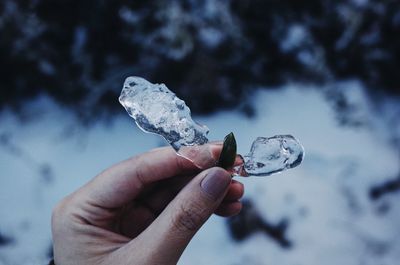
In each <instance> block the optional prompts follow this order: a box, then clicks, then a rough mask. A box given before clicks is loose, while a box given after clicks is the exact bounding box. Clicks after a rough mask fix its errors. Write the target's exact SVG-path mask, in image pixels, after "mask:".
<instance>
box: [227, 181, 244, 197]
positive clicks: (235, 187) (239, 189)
mask: <svg viewBox="0 0 400 265" xmlns="http://www.w3.org/2000/svg"><path fill="white" fill-rule="evenodd" d="M243 194H244V186H243V184H242V183H240V182H239V181H236V180H232V183H231V185H230V186H229V189H228V193H227V194H226V196H225V198H224V200H223V201H237V200H239V199H240V198H242V197H243Z"/></svg>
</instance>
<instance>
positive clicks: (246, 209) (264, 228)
mask: <svg viewBox="0 0 400 265" xmlns="http://www.w3.org/2000/svg"><path fill="white" fill-rule="evenodd" d="M228 227H229V232H230V233H231V235H232V237H233V239H235V240H238V241H241V240H244V239H246V238H247V237H249V236H250V235H252V234H254V233H256V232H262V233H265V234H266V235H268V236H269V237H270V238H272V239H273V240H274V241H276V242H277V243H278V244H279V245H280V246H282V247H283V248H290V247H291V246H292V242H291V241H290V240H289V239H288V238H287V236H286V229H287V227H288V221H287V220H286V219H283V220H282V221H281V222H279V223H278V224H277V225H273V224H271V223H269V222H268V221H266V220H264V219H263V218H262V217H261V216H260V214H259V213H258V212H257V210H256V209H255V208H254V206H253V204H252V203H251V201H249V200H244V201H243V208H242V211H241V212H240V213H239V214H238V215H236V216H234V217H231V218H229V219H228Z"/></svg>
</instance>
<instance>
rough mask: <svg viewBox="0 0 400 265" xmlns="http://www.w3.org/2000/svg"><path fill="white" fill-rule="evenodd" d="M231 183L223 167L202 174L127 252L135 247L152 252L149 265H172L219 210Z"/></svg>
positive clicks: (132, 243) (129, 245)
mask: <svg viewBox="0 0 400 265" xmlns="http://www.w3.org/2000/svg"><path fill="white" fill-rule="evenodd" d="M230 183H231V176H230V174H229V173H228V172H227V171H226V170H224V169H222V168H211V169H208V170H205V171H203V172H201V173H200V174H199V175H197V176H196V177H195V178H194V179H193V180H192V181H191V182H190V183H189V184H188V185H186V186H185V187H184V188H183V189H182V191H181V192H180V193H179V194H178V195H177V196H176V197H175V199H174V200H173V201H172V202H171V203H170V204H169V205H168V206H167V207H166V208H165V210H164V211H163V212H162V213H161V214H160V216H159V217H158V218H157V219H156V220H155V221H154V222H153V223H152V224H151V225H150V226H149V227H148V228H147V229H146V230H145V231H144V232H143V233H141V234H140V235H139V236H138V237H136V238H135V240H133V241H131V242H130V243H129V244H128V245H126V246H125V251H126V253H133V251H132V250H133V249H137V248H138V247H139V248H143V249H151V250H152V251H151V252H152V253H153V255H152V256H151V257H150V259H151V260H150V262H149V263H150V264H175V263H176V262H177V260H178V259H179V257H180V256H181V254H182V252H183V250H184V249H185V247H186V246H187V244H188V243H189V241H190V240H191V238H192V237H193V235H194V234H195V233H196V232H197V231H198V229H199V228H200V227H201V226H202V225H203V224H204V222H205V221H206V220H207V219H208V218H209V217H210V216H211V215H212V214H213V212H214V211H215V210H216V209H217V208H218V206H219V205H220V203H221V201H222V199H223V198H224V196H225V195H226V193H227V192H228V188H229V185H230ZM147 261H148V260H147ZM139 263H140V262H139Z"/></svg>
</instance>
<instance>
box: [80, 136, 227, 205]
mask: <svg viewBox="0 0 400 265" xmlns="http://www.w3.org/2000/svg"><path fill="white" fill-rule="evenodd" d="M185 148H186V150H185V156H187V157H188V158H189V159H190V160H189V159H188V158H184V157H182V156H179V155H177V154H176V152H175V150H174V149H172V148H171V147H162V148H157V149H154V150H151V151H149V152H146V153H143V154H141V155H138V156H135V157H132V158H130V159H127V160H125V161H122V162H120V163H118V164H116V165H114V166H112V167H110V168H109V169H106V170H105V171H103V172H102V173H100V174H99V175H98V176H96V177H95V178H94V179H93V180H92V181H90V182H89V183H87V184H86V185H85V186H84V187H82V189H81V190H80V191H79V192H80V193H81V195H83V196H84V197H85V198H86V199H87V200H88V202H90V203H92V204H94V205H98V206H101V207H106V208H117V207H121V206H123V205H124V204H126V203H128V202H130V201H132V200H133V199H135V198H136V197H137V196H138V194H139V193H140V192H141V191H142V190H143V189H144V188H145V187H146V186H148V185H149V184H151V183H154V182H156V181H159V180H162V179H167V178H170V177H173V176H176V175H180V174H184V173H190V172H194V171H200V170H201V169H205V168H209V167H212V166H214V165H215V163H216V160H217V158H218V156H219V154H220V152H221V149H222V144H216V143H213V144H206V145H202V146H192V147H185Z"/></svg>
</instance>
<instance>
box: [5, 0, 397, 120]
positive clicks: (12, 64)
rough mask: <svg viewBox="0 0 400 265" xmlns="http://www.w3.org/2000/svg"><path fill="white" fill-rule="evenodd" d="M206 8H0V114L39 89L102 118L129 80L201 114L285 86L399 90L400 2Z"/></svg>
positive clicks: (200, 4)
mask: <svg viewBox="0 0 400 265" xmlns="http://www.w3.org/2000/svg"><path fill="white" fill-rule="evenodd" d="M206 2H208V1H190V0H182V1H177V0H175V1H157V0H155V1H126V0H115V1H93V0H88V1H76V0H69V1H65V0H60V1H52V0H36V1H26V0H19V1H15V0H4V1H1V2H0V34H1V38H0V67H1V72H2V82H1V84H0V88H1V89H0V109H1V108H3V107H5V106H11V107H15V108H18V107H19V106H21V103H22V102H23V101H24V100H25V99H31V98H33V97H35V96H37V95H38V94H47V95H49V96H51V97H52V98H54V99H56V100H57V101H58V102H59V103H60V104H63V105H66V106H68V107H70V108H71V109H73V110H74V111H75V112H76V113H77V114H78V115H79V116H80V117H82V118H83V119H84V120H86V119H89V117H99V116H102V115H104V114H107V113H110V111H112V110H116V109H118V110H120V109H121V108H120V106H119V105H118V103H117V100H116V98H117V96H118V94H119V92H120V90H121V87H122V83H123V79H124V78H125V77H126V76H128V75H138V76H143V77H145V78H147V79H149V80H150V81H152V82H164V83H166V84H167V85H168V86H169V87H170V88H171V89H172V90H173V91H175V92H176V93H177V94H178V95H179V96H180V97H182V98H183V99H184V100H185V101H187V103H188V105H189V106H190V107H191V108H192V110H193V111H194V112H198V113H199V112H202V113H208V112H211V111H213V110H215V109H217V108H221V107H230V106H237V105H238V103H241V101H242V98H243V96H245V95H247V94H248V93H247V92H246V90H247V89H248V88H249V87H254V86H258V85H268V86H274V85H279V84H283V83H284V82H287V81H290V80H296V81H304V82H313V83H322V82H327V81H329V80H332V79H336V78H339V79H347V78H359V79H361V80H362V81H363V82H364V83H365V84H366V85H368V86H369V87H371V88H379V89H384V90H386V91H388V92H391V93H394V94H399V87H400V75H399V74H398V73H399V72H400V48H399V47H400V38H399V37H398V36H399V35H400V11H399V10H400V2H399V1H394V0H392V1H379V0H371V1H367V2H366V4H363V5H361V4H356V2H355V1H354V2H353V1H344V0H339V1H336V0H335V1H334V0H323V1H319V0H311V1H276V0H269V1H259V0H256V1H249V0H230V1H217V0H215V1H211V2H212V3H214V4H213V5H212V7H215V8H212V7H211V8H210V6H209V5H207V3H206ZM243 109H244V110H246V113H247V112H248V113H252V110H251V109H250V110H249V107H248V106H244V108H243ZM93 114H96V115H93Z"/></svg>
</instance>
